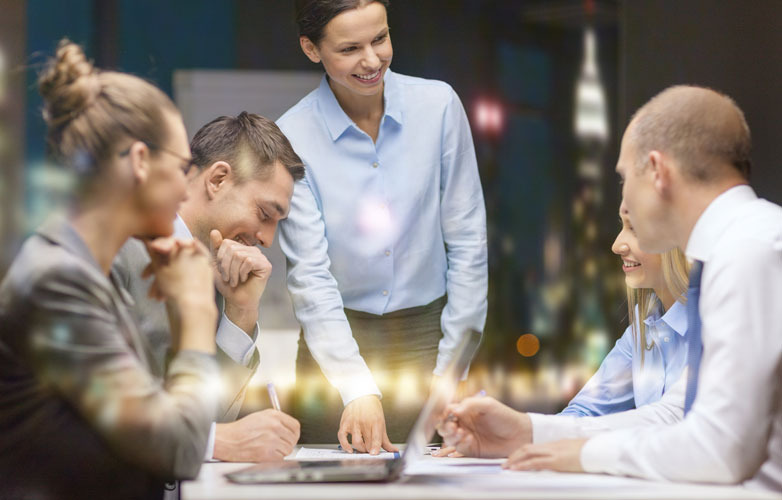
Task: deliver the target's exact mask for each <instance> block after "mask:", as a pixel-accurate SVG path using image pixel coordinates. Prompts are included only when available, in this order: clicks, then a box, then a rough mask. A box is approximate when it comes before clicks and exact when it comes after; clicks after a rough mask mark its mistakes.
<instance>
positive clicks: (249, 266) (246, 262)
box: [239, 258, 255, 283]
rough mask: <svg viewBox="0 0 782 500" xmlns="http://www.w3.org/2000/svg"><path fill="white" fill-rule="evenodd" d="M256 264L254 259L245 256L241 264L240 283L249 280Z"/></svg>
mask: <svg viewBox="0 0 782 500" xmlns="http://www.w3.org/2000/svg"><path fill="white" fill-rule="evenodd" d="M254 266H255V264H254V263H253V261H252V259H249V258H245V259H243V260H242V263H241V265H240V266H239V283H244V282H245V281H247V279H248V278H249V277H250V273H252V272H253V267H254Z"/></svg>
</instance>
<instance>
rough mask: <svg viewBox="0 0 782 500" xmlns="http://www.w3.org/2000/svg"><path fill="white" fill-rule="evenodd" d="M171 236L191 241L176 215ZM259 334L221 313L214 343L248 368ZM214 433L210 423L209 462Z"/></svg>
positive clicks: (190, 234)
mask: <svg viewBox="0 0 782 500" xmlns="http://www.w3.org/2000/svg"><path fill="white" fill-rule="evenodd" d="M173 236H174V237H175V238H180V239H183V240H192V239H193V234H192V233H191V232H190V230H189V229H188V228H187V225H186V224H185V221H184V220H182V217H180V216H179V215H177V216H176V220H174V235H173ZM218 295H219V294H218ZM220 299H221V300H222V297H220ZM259 332H260V326H259V325H258V323H255V328H254V329H253V335H252V337H250V336H249V335H247V332H245V331H244V330H242V329H241V328H239V327H238V326H236V324H235V323H234V322H233V321H231V320H230V319H228V316H226V315H225V313H223V314H222V315H221V316H220V322H219V324H218V326H217V333H216V334H215V341H216V343H217V345H218V346H220V349H222V350H223V352H224V353H226V354H227V355H228V357H229V358H231V359H232V360H234V362H235V363H237V364H240V365H243V366H248V365H249V364H250V361H252V357H253V354H254V353H255V350H256V349H257V348H258V347H257V345H258V338H259ZM215 431H216V423H215V422H212V428H211V429H210V430H209V440H208V441H207V445H206V454H205V457H204V458H205V459H206V460H210V459H211V458H212V457H213V456H214V449H215Z"/></svg>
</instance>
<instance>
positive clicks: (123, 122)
mask: <svg viewBox="0 0 782 500" xmlns="http://www.w3.org/2000/svg"><path fill="white" fill-rule="evenodd" d="M39 89H40V92H41V95H42V97H43V100H44V119H45V121H46V123H47V125H48V136H47V143H48V150H49V153H50V156H51V157H52V159H53V160H54V161H55V162H56V164H57V165H58V166H59V167H61V168H63V169H67V170H68V172H69V173H70V174H71V176H72V178H73V181H74V184H73V190H72V195H73V196H72V200H71V203H70V204H69V206H68V208H67V213H65V214H63V216H62V217H58V218H56V219H53V220H50V221H49V222H47V223H46V224H45V225H44V226H43V227H41V228H39V229H38V230H37V231H36V232H35V233H34V234H33V235H32V236H30V237H29V238H28V239H27V241H26V242H25V243H24V245H23V246H22V248H21V250H20V252H19V254H18V255H17V257H16V259H15V260H14V262H13V264H12V265H11V268H10V270H9V271H8V274H7V275H6V277H5V279H4V280H3V282H2V284H1V285H0V314H1V315H2V317H0V325H1V326H2V328H1V329H0V477H1V478H2V480H0V497H3V498H22V497H24V498H44V499H46V498H96V497H107V498H109V497H110V498H159V497H161V496H162V494H163V491H164V482H166V481H170V480H173V479H179V478H193V477H195V476H196V474H197V472H198V470H199V467H200V464H201V462H202V461H203V458H204V452H205V450H206V447H207V436H208V433H209V428H210V425H211V422H212V421H213V419H214V417H215V415H214V414H215V411H216V405H217V398H218V394H217V391H216V388H215V387H214V381H215V380H217V379H218V374H217V364H216V361H215V360H214V356H213V354H214V352H215V342H214V332H215V330H214V325H215V323H216V320H217V310H216V305H215V302H214V288H213V277H212V271H211V268H210V264H209V257H208V252H207V251H206V249H204V248H203V247H202V246H201V245H199V244H198V243H197V242H195V241H189V242H183V241H177V240H173V239H171V238H163V237H166V236H169V235H170V234H171V233H172V229H173V226H172V224H173V221H174V218H175V216H176V212H177V209H178V207H179V204H180V203H181V202H182V201H183V200H184V199H185V172H186V171H187V170H188V169H189V167H190V165H191V160H190V151H189V146H188V141H187V135H186V133H185V128H184V125H183V123H182V119H181V116H180V114H179V112H178V111H177V109H176V107H175V106H174V104H173V103H172V102H171V100H170V99H169V98H168V97H167V96H166V95H165V94H164V93H163V92H161V91H160V90H159V89H157V88H156V87H154V86H153V85H151V84H149V83H147V82H145V81H143V80H141V79H140V78H137V77H134V76H130V75H127V74H123V73H117V72H109V71H99V70H97V69H95V68H93V66H92V64H91V63H90V62H88V61H87V60H86V58H85V56H84V53H83V52H82V49H81V48H80V47H79V46H78V45H75V44H73V43H70V42H68V41H67V40H63V41H62V42H61V43H60V45H59V47H58V49H57V53H56V56H55V57H54V59H53V60H51V61H50V63H49V65H48V67H47V68H46V70H45V71H44V72H43V73H42V74H41V76H40V78H39ZM133 236H135V237H139V238H143V239H144V240H146V241H147V248H148V250H149V252H150V255H151V256H152V264H151V265H150V267H149V268H148V269H147V270H146V271H145V272H146V273H147V274H149V275H152V276H154V285H153V286H152V291H151V293H152V294H154V295H155V296H156V297H157V298H159V299H161V300H165V301H166V304H167V307H168V310H169V313H170V315H171V318H172V326H173V331H174V332H176V335H175V339H174V342H173V346H174V348H173V350H174V353H173V358H172V359H171V361H170V364H169V366H168V370H167V372H166V373H161V372H160V371H159V370H158V369H157V368H156V366H157V365H156V363H155V362H154V359H153V358H152V353H151V351H150V349H149V347H148V345H147V344H146V343H145V341H144V338H143V337H142V336H141V335H140V334H139V331H138V330H137V328H136V324H135V322H134V320H133V318H132V316H131V309H130V308H131V307H132V303H131V300H130V299H129V296H127V295H126V294H125V293H123V291H122V290H121V288H120V286H118V283H116V282H114V281H113V279H112V278H111V276H110V274H109V269H110V267H111V263H112V261H113V259H114V256H115V255H116V254H117V252H118V250H119V249H120V247H122V245H123V244H124V243H125V242H126V241H127V240H128V238H130V237H133Z"/></svg>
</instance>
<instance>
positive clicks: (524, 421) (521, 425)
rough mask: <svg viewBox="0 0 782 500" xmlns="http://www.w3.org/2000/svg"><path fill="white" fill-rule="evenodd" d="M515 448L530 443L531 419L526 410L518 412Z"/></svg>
mask: <svg viewBox="0 0 782 500" xmlns="http://www.w3.org/2000/svg"><path fill="white" fill-rule="evenodd" d="M516 435H517V436H518V437H517V439H516V449H518V448H520V447H521V446H523V445H525V444H530V443H532V419H531V418H530V416H529V414H527V413H526V412H520V413H519V414H518V431H517V434H516Z"/></svg>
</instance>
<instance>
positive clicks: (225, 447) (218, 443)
mask: <svg viewBox="0 0 782 500" xmlns="http://www.w3.org/2000/svg"><path fill="white" fill-rule="evenodd" d="M225 426H226V424H220V423H218V424H215V445H214V451H213V452H212V457H213V458H215V459H217V460H227V459H228V457H230V456H231V443H230V442H229V441H227V440H226V439H225V437H226V431H228V429H227V428H226V427H225Z"/></svg>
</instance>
